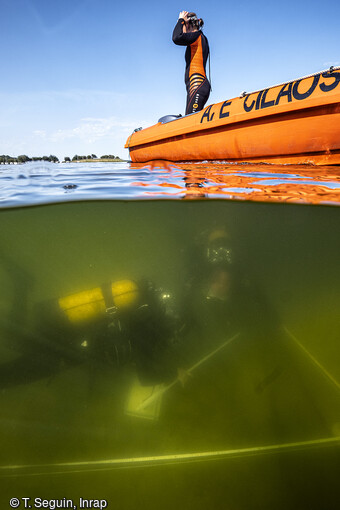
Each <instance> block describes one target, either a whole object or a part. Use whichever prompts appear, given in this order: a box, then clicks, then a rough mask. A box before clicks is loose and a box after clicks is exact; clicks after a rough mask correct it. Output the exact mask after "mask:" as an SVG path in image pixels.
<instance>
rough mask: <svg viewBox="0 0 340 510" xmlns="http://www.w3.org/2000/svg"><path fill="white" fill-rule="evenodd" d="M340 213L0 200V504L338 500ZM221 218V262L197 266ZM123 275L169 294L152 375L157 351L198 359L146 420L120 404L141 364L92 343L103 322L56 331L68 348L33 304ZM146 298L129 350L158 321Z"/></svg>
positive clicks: (220, 504)
mask: <svg viewBox="0 0 340 510" xmlns="http://www.w3.org/2000/svg"><path fill="white" fill-rule="evenodd" d="M338 212H339V211H338V209H337V208H336V207H329V206H297V205H280V204H259V203H240V202H231V201H229V202H228V201H217V200H209V201H192V202H191V201H189V202H183V201H182V202H178V201H168V202H167V201H151V202H145V201H144V202H138V201H129V202H124V201H108V202H77V203H69V204H57V205H46V206H39V207H32V208H24V209H22V208H21V209H8V210H2V211H1V213H0V221H1V240H0V246H1V247H0V258H1V272H0V281H1V286H0V307H1V324H0V326H1V344H0V353H1V358H2V365H1V367H0V370H1V372H0V384H1V393H0V408H1V421H0V432H1V435H0V437H1V440H0V441H1V449H0V456H1V465H0V484H1V487H2V491H1V500H2V501H3V502H2V507H3V508H7V507H9V506H8V501H9V499H10V498H11V497H18V498H22V497H31V498H32V502H33V498H35V497H40V498H47V499H49V500H50V499H59V500H61V499H62V498H64V497H66V498H72V499H73V501H74V504H75V505H79V497H83V498H94V499H103V498H104V499H107V500H108V503H109V506H108V508H121V509H123V508H124V509H135V508H141V509H144V508H145V509H146V508H148V509H149V508H151V509H156V508H157V509H158V508H173V507H174V506H175V505H177V506H178V507H179V508H183V509H207V508H226V509H229V508H230V509H248V508H250V509H253V508H254V509H255V508H271V509H272V508H280V509H281V508H282V509H283V508H297V509H302V508H317V509H326V508H327V509H329V508H336V506H335V504H336V501H337V499H336V498H337V482H338V469H339V467H340V466H339V464H340V462H339V449H338V445H339V437H340V369H339V366H340V363H339V362H340V348H339V313H338V310H339V297H340V285H339V284H340V273H339V269H338V267H339V248H340V246H339V245H340V241H339V235H338V225H339V215H338ZM221 228H224V229H225V231H226V232H227V233H228V243H227V244H228V250H230V251H231V261H228V263H227V267H228V270H227V271H226V272H225V273H223V275H222V273H220V272H218V271H216V270H215V268H214V269H213V270H211V266H209V264H207V263H206V261H204V257H205V256H206V253H207V252H206V250H207V246H208V244H209V242H208V238H209V236H211V234H212V233H213V232H216V229H219V230H221ZM223 254H224V255H225V252H223V253H222V257H223V256H224V255H223ZM224 262H225V260H224ZM216 267H217V266H216ZM219 267H220V266H219ZM228 275H229V276H228ZM229 277H230V279H231V280H230V281H231V282H232V283H231V284H230V281H229V280H228V278H229ZM223 278H227V280H228V281H225V280H223ZM126 279H128V280H130V279H131V280H134V281H136V282H140V281H142V280H148V281H152V282H153V283H154V288H155V289H162V290H161V291H160V292H158V291H156V290H152V294H153V293H155V294H157V296H163V294H167V293H169V294H171V296H172V299H171V300H169V303H170V304H171V306H170V312H167V314H169V316H171V318H172V319H174V317H175V318H176V321H175V320H174V322H171V324H175V322H176V328H177V329H176V331H177V336H176V341H173V339H172V338H170V337H171V334H169V335H168V330H164V331H166V333H164V335H168V336H169V339H170V343H171V342H172V343H171V346H172V347H173V342H174V345H175V347H174V349H173V350H171V349H170V348H169V349H168V350H165V351H162V350H160V351H156V352H159V353H160V357H159V365H160V366H161V367H163V368H164V381H158V380H157V381H156V382H157V383H159V382H163V383H164V384H165V385H167V384H169V383H171V381H173V380H174V377H175V376H174V377H173V378H171V376H168V375H166V369H167V368H168V363H167V362H169V364H171V367H172V368H174V369H176V370H177V369H178V368H181V367H184V368H185V369H186V370H187V371H190V369H191V368H192V367H193V366H194V365H195V364H197V363H198V362H201V363H200V364H199V366H197V367H196V368H194V369H193V370H192V373H191V376H190V377H188V380H187V381H186V384H185V385H184V387H182V386H181V384H179V383H176V384H174V385H172V386H171V387H170V388H168V389H167V390H166V391H164V392H163V393H162V392H161V394H160V397H159V399H157V404H158V406H152V409H153V410H152V412H151V411H150V415H149V417H148V418H146V417H145V416H144V417H142V416H140V415H139V416H132V415H131V413H130V414H128V413H127V409H129V405H130V410H131V406H132V404H131V398H132V397H131V395H132V393H131V391H132V387H135V386H134V385H135V384H136V377H137V376H138V375H139V376H140V372H139V368H138V363H139V362H138V363H137V364H136V359H134V358H133V356H132V358H131V359H129V360H125V362H123V360H121V363H118V364H117V363H116V359H114V357H112V355H111V357H110V353H111V351H110V353H109V355H108V356H107V355H106V354H107V353H106V350H105V349H106V347H107V344H103V345H104V347H103V349H104V351H105V353H104V354H103V352H100V349H101V347H100V345H101V343H100V342H101V341H102V336H101V335H103V337H105V339H106V338H107V337H110V335H111V333H110V331H111V330H110V327H109V326H108V324H109V323H107V322H105V324H104V326H105V327H104V329H100V330H99V331H100V332H99V334H98V332H96V324H95V326H93V321H92V325H91V324H90V322H89V323H88V324H87V325H86V326H81V328H82V331H81V335H80V336H81V338H80V340H81V343H83V342H84V341H86V343H87V345H81V343H80V342H79V338H78V337H77V334H76V333H74V330H72V332H71V333H72V335H73V334H74V335H75V336H74V338H76V341H75V343H74V344H72V342H71V345H69V344H68V339H67V338H65V331H66V332H67V329H66V330H65V329H63V328H61V329H59V328H60V323H59V320H60V317H59V315H53V314H52V315H49V314H50V310H52V309H54V308H56V303H57V300H58V299H59V298H61V297H64V296H68V295H73V294H76V293H79V292H82V291H85V290H88V289H93V288H98V286H100V285H101V284H102V283H103V282H114V281H119V280H126ZM230 288H231V289H232V290H231V291H230ZM207 298H209V299H207ZM46 303H47V304H46ZM162 303H163V302H162ZM139 304H140V303H139ZM143 304H145V303H144V302H143ZM162 306H163V304H162ZM164 306H165V305H164ZM167 306H168V305H167ZM53 307H54V308H53ZM156 309H157V310H158V308H157V307H156ZM149 310H151V312H150V315H149V316H146V317H147V321H148V326H147V328H148V327H149V325H150V324H155V325H154V327H152V328H151V329H150V330H149V329H147V328H146V329H143V328H145V324H144V322H143V320H144V319H143V320H141V322H140V328H141V329H140V335H141V338H142V340H143V342H146V343H145V344H143V345H147V342H148V340H149V336H148V335H150V342H156V343H157V342H158V341H159V339H158V338H156V337H157V331H158V332H159V335H158V336H162V334H163V333H162V332H163V329H162V327H163V326H162V324H163V323H162V321H163V319H164V321H165V320H166V318H165V315H164V317H163V315H162V313H163V312H159V310H158V311H157V314H156V315H157V319H154V317H153V315H152V313H153V307H152V306H151V305H150V306H149ZM161 310H163V308H162V309H161ZM164 310H165V308H164ZM174 310H175V312H174ZM133 313H134V311H133V310H129V312H128V314H127V316H124V318H123V319H122V324H123V326H122V327H123V331H124V324H125V322H124V321H127V322H129V320H130V318H129V317H132V316H133ZM45 314H46V315H45ZM167 316H168V315H167ZM143 317H144V316H143ZM131 320H132V319H131ZM114 321H115V318H114V317H113V322H114ZM153 321H155V322H153ZM157 321H158V322H157ZM94 322H95V321H94ZM109 322H110V321H109ZM138 324H139V323H137V329H138V327H139V326H138ZM178 324H179V327H177V325H178ZM183 324H185V326H184V327H182V326H183ZM47 326H48V327H47ZM77 327H78V326H76V327H75V329H77ZM115 327H116V326H115ZM173 327H174V328H175V326H173ZM79 328H80V326H79ZM79 328H78V329H79ZM98 328H102V325H101V324H99V323H98ZM107 331H109V333H107ZM134 331H135V330H134ZM155 331H156V334H155ZM134 334H135V335H136V333H135V332H134ZM72 335H71V336H72ZM154 335H155V338H154ZM66 336H67V335H66ZM59 338H60V345H61V346H62V352H60V351H59V350H58V348H57V347H56V343H57V341H58V339H59ZM72 338H73V337H72ZM93 338H95V339H97V340H96V341H98V342H99V347H96V346H95V347H94V351H93V353H94V357H92V351H89V350H87V349H88V345H92V344H91V342H93ZM110 338H111V337H110ZM124 338H125V337H124ZM136 338H139V337H138V333H137V336H136ZM77 342H78V343H77ZM224 344H225V345H224ZM221 345H223V347H221V348H220V346H221ZM78 349H80V350H81V349H82V353H81V355H79V356H78ZM214 351H217V352H216V353H215V354H213V353H214ZM42 352H43V355H42V354H41V353H42ZM79 352H80V351H79ZM75 353H76V354H75ZM164 353H165V354H166V355H169V359H168V360H164ZM111 354H112V353H111ZM151 354H152V356H154V351H152V353H151ZM170 358H171V363H170V361H169V360H170ZM205 358H206V359H205ZM138 359H139V358H138ZM141 359H142V358H141ZM204 359H205V361H202V360H204ZM142 361H143V363H148V361H147V360H146V361H145V359H144V358H143V359H142ZM29 362H31V367H32V369H31V370H28V369H27V364H28V363H29ZM153 362H154V363H156V364H157V362H158V359H157V357H154V358H153ZM141 363H142V362H141ZM136 366H137V368H136ZM24 367H26V368H24ZM163 368H162V370H163ZM142 372H143V367H142ZM163 388H164V386H163ZM162 391H163V390H162ZM129 402H130V404H129ZM137 407H138V406H137ZM155 407H157V409H156V410H155V409H154V408H155ZM135 410H136V405H135ZM139 411H140V409H139ZM136 414H138V413H136ZM139 414H140V413H139ZM142 414H143V413H142ZM202 454H203V455H202ZM127 459H128V460H127ZM103 461H107V462H106V463H104V462H103ZM32 502H31V504H32ZM22 507H23V502H22Z"/></svg>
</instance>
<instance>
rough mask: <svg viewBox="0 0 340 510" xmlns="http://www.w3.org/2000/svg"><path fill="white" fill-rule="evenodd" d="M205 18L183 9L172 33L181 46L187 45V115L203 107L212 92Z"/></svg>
mask: <svg viewBox="0 0 340 510" xmlns="http://www.w3.org/2000/svg"><path fill="white" fill-rule="evenodd" d="M203 24H204V22H203V20H202V19H201V18H197V16H196V14H195V13H194V12H187V11H181V12H180V13H179V18H178V21H177V24H176V26H175V28H174V31H173V34H172V40H173V42H174V43H175V44H177V45H179V46H186V47H187V49H186V52H185V62H186V68H185V85H186V89H187V103H186V110H185V115H188V114H189V113H196V112H199V111H200V110H202V109H203V107H204V105H205V103H206V102H207V100H208V97H209V94H210V89H211V87H210V83H209V80H208V79H207V76H206V70H205V68H206V63H207V59H208V55H209V44H208V39H207V38H206V36H205V35H204V34H203V32H202V30H201V28H202V27H203Z"/></svg>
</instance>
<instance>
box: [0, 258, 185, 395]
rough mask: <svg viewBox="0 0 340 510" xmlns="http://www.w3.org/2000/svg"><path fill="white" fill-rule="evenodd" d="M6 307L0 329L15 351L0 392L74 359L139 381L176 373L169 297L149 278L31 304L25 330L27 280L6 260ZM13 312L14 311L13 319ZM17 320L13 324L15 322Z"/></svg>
mask: <svg viewBox="0 0 340 510" xmlns="http://www.w3.org/2000/svg"><path fill="white" fill-rule="evenodd" d="M0 259H1V263H2V266H3V267H4V268H5V270H6V271H7V273H8V274H9V275H10V277H11V281H12V284H13V287H14V288H13V291H14V292H13V304H12V307H11V310H10V312H9V315H8V318H7V321H4V320H3V321H2V324H1V327H2V331H3V335H2V336H4V333H5V334H6V335H7V339H8V340H9V347H11V348H12V349H14V350H16V351H19V355H18V356H17V357H15V358H14V359H9V360H8V361H5V362H3V363H1V365H0V389H3V388H8V387H11V386H15V385H18V384H27V383H30V382H34V381H36V380H39V379H42V378H46V377H50V376H53V375H55V374H57V373H59V372H60V371H62V370H65V369H67V368H72V367H75V366H77V365H80V364H88V365H89V366H93V364H95V365H97V366H99V367H100V366H104V365H107V364H109V365H110V366H112V368H113V369H120V368H121V367H124V366H126V365H128V364H133V365H134V366H135V368H136V372H137V375H138V379H139V381H140V384H141V385H153V384H159V383H161V382H166V381H169V380H172V379H174V378H176V366H175V365H176V362H175V355H174V352H175V347H174V345H175V343H176V329H177V326H178V324H177V320H178V319H177V317H176V314H175V312H174V311H173V308H172V304H171V296H170V295H169V294H167V293H165V292H163V291H162V290H159V289H156V288H155V287H154V285H153V284H152V283H151V282H149V281H139V282H135V281H133V280H119V281H114V282H108V283H106V284H104V285H101V286H98V287H96V288H93V289H89V290H84V291H81V292H78V293H76V294H72V295H69V296H66V297H61V298H59V299H55V300H49V301H45V302H42V303H38V304H37V305H35V307H34V312H33V321H32V325H29V327H26V324H25V322H26V321H25V318H26V316H27V315H28V312H27V308H28V293H29V290H30V282H31V279H30V278H29V277H28V275H27V274H26V273H25V272H24V271H23V270H22V269H21V268H20V267H19V266H18V265H16V264H15V263H14V262H13V261H12V260H10V259H9V258H8V257H6V256H4V255H1V257H0ZM18 313H19V316H18ZM18 317H20V322H19V321H18Z"/></svg>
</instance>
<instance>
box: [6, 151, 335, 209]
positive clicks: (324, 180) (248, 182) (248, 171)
mask: <svg viewBox="0 0 340 510" xmlns="http://www.w3.org/2000/svg"><path fill="white" fill-rule="evenodd" d="M339 187H340V172H339V166H328V167H327V166H324V167H315V166H310V165H264V164H256V165H255V164H230V163H229V164H227V163H215V164H214V163H211V162H210V163H193V164H188V163H185V164H184V163H170V162H164V161H153V162H152V163H149V164H141V163H139V164H136V163H131V164H129V163H111V164H110V163H102V164H100V163H70V164H52V163H45V162H40V163H27V164H25V165H17V166H14V165H2V166H1V167H0V204H1V205H2V207H17V206H24V205H33V204H45V203H51V202H67V201H78V200H112V199H116V198H117V197H118V198H121V199H138V200H139V199H152V198H162V199H164V198H168V199H169V198H170V199H174V198H177V199H196V198H224V199H233V200H253V201H257V202H258V201H260V202H263V201H270V202H292V203H302V204H333V205H337V204H339Z"/></svg>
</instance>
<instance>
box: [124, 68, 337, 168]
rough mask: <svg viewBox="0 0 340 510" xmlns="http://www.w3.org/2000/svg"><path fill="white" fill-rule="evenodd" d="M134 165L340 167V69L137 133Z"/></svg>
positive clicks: (130, 144)
mask: <svg viewBox="0 0 340 510" xmlns="http://www.w3.org/2000/svg"><path fill="white" fill-rule="evenodd" d="M125 147H126V148H129V151H130V157H131V159H132V161H134V162H146V161H152V160H155V159H164V160H168V161H202V160H225V161H237V162H267V163H293V164H295V163H307V164H316V165H329V164H340V69H335V70H332V71H325V72H322V73H319V74H317V75H314V76H311V77H308V78H304V79H300V80H296V81H295V82H290V83H286V84H283V85H280V86H277V87H272V88H270V89H265V90H262V91H258V92H254V93H252V94H247V95H245V96H244V97H241V98H235V99H231V100H229V101H224V102H221V103H218V104H213V105H210V106H208V107H206V108H205V109H204V110H203V111H201V112H198V113H196V114H193V115H188V116H186V117H182V118H179V119H176V120H173V121H171V122H167V123H165V124H161V123H158V124H156V125H154V126H151V127H149V128H146V129H143V130H141V131H138V132H134V133H133V134H132V135H131V136H130V137H129V138H128V140H127V142H126V145H125Z"/></svg>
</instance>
